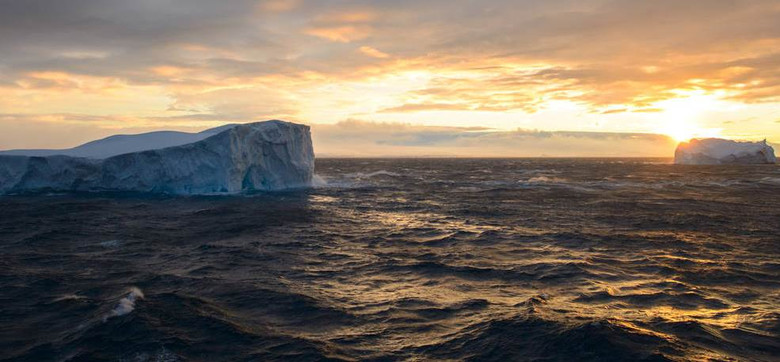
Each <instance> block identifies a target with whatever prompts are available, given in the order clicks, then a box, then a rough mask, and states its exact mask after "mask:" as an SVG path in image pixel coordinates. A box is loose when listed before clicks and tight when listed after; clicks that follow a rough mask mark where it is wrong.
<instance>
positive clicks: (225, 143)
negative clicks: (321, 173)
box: [0, 120, 314, 194]
mask: <svg viewBox="0 0 780 362" xmlns="http://www.w3.org/2000/svg"><path fill="white" fill-rule="evenodd" d="M217 130H218V131H219V132H216V133H214V134H213V135H210V136H208V137H206V138H204V139H201V140H198V141H195V142H191V143H186V144H182V145H177V146H173V147H166V148H159V149H152V150H145V151H141V152H130V153H124V154H120V155H116V156H112V157H108V158H104V159H95V158H81V157H71V156H64V155H52V156H34V155H33V156H30V155H2V154H0V193H3V194H7V193H14V192H25V191H41V190H51V191H133V192H152V193H170V194H212V193H239V192H244V191H253V190H261V191H272V190H282V189H288V188H297V187H307V186H310V184H311V181H312V176H313V173H314V151H313V148H312V143H311V131H310V129H309V126H306V125H301V124H295V123H290V122H284V121H277V120H274V121H266V122H257V123H249V124H243V125H235V126H231V127H227V128H224V127H223V128H222V129H217ZM206 132H208V131H206Z"/></svg>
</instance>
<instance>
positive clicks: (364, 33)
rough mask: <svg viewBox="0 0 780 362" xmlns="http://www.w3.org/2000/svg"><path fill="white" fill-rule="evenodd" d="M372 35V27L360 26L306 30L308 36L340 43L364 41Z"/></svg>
mask: <svg viewBox="0 0 780 362" xmlns="http://www.w3.org/2000/svg"><path fill="white" fill-rule="evenodd" d="M370 33H371V27H369V26H358V25H343V26H334V27H322V28H311V29H308V30H306V34H309V35H313V36H316V37H319V38H323V39H327V40H330V41H333V42H339V43H351V42H353V41H356V40H362V39H365V38H367V37H368V36H369V35H370Z"/></svg>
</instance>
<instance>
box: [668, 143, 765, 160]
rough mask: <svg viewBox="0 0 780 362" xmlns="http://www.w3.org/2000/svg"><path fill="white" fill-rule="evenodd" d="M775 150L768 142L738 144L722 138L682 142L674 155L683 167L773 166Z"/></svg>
mask: <svg viewBox="0 0 780 362" xmlns="http://www.w3.org/2000/svg"><path fill="white" fill-rule="evenodd" d="M776 162H777V158H776V157H775V151H774V149H773V148H772V147H771V146H769V145H768V144H767V143H766V141H761V142H737V141H732V140H725V139H720V138H704V139H693V140H691V141H689V142H682V143H680V144H679V145H678V146H677V150H676V151H675V153H674V163H676V164H681V165H722V164H772V163H776Z"/></svg>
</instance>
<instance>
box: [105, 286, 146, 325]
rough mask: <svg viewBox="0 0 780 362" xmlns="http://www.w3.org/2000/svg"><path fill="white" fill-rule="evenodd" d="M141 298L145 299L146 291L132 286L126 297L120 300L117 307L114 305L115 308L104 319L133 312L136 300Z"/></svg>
mask: <svg viewBox="0 0 780 362" xmlns="http://www.w3.org/2000/svg"><path fill="white" fill-rule="evenodd" d="M139 299H144V293H143V292H142V291H141V289H138V288H136V287H132V288H130V293H129V294H127V296H126V297H124V298H122V299H120V300H119V303H118V304H117V305H116V307H114V309H113V310H112V311H111V312H110V313H108V315H106V316H105V317H103V321H104V322H105V321H107V320H108V319H109V318H112V317H119V316H123V315H125V314H128V313H130V312H132V311H133V310H135V302H136V301H138V300H139Z"/></svg>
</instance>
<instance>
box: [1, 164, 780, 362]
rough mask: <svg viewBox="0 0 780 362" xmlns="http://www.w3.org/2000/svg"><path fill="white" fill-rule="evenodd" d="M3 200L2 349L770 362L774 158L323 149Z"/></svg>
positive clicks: (776, 309)
mask: <svg viewBox="0 0 780 362" xmlns="http://www.w3.org/2000/svg"><path fill="white" fill-rule="evenodd" d="M316 172H317V174H318V175H319V176H318V186H317V187H315V188H313V189H308V190H294V191H288V192H278V193H258V194H251V195H240V196H199V197H175V196H153V195H139V194H101V193H90V194H35V195H30V194H27V195H13V196H3V197H0V256H1V257H0V359H1V360H10V361H92V360H96V361H98V360H105V361H265V360H284V361H319V360H347V361H353V360H377V361H395V360H412V361H437V360H447V361H452V360H456V361H457V360H473V361H525V360H531V361H576V360H583V361H667V360H673V361H677V360H680V361H682V360H708V359H709V360H718V361H729V360H734V361H736V360H739V361H777V360H780V207H779V206H780V167H778V166H770V165H755V166H727V167H724V166H679V165H672V164H671V160H669V159H318V160H317V161H316Z"/></svg>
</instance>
